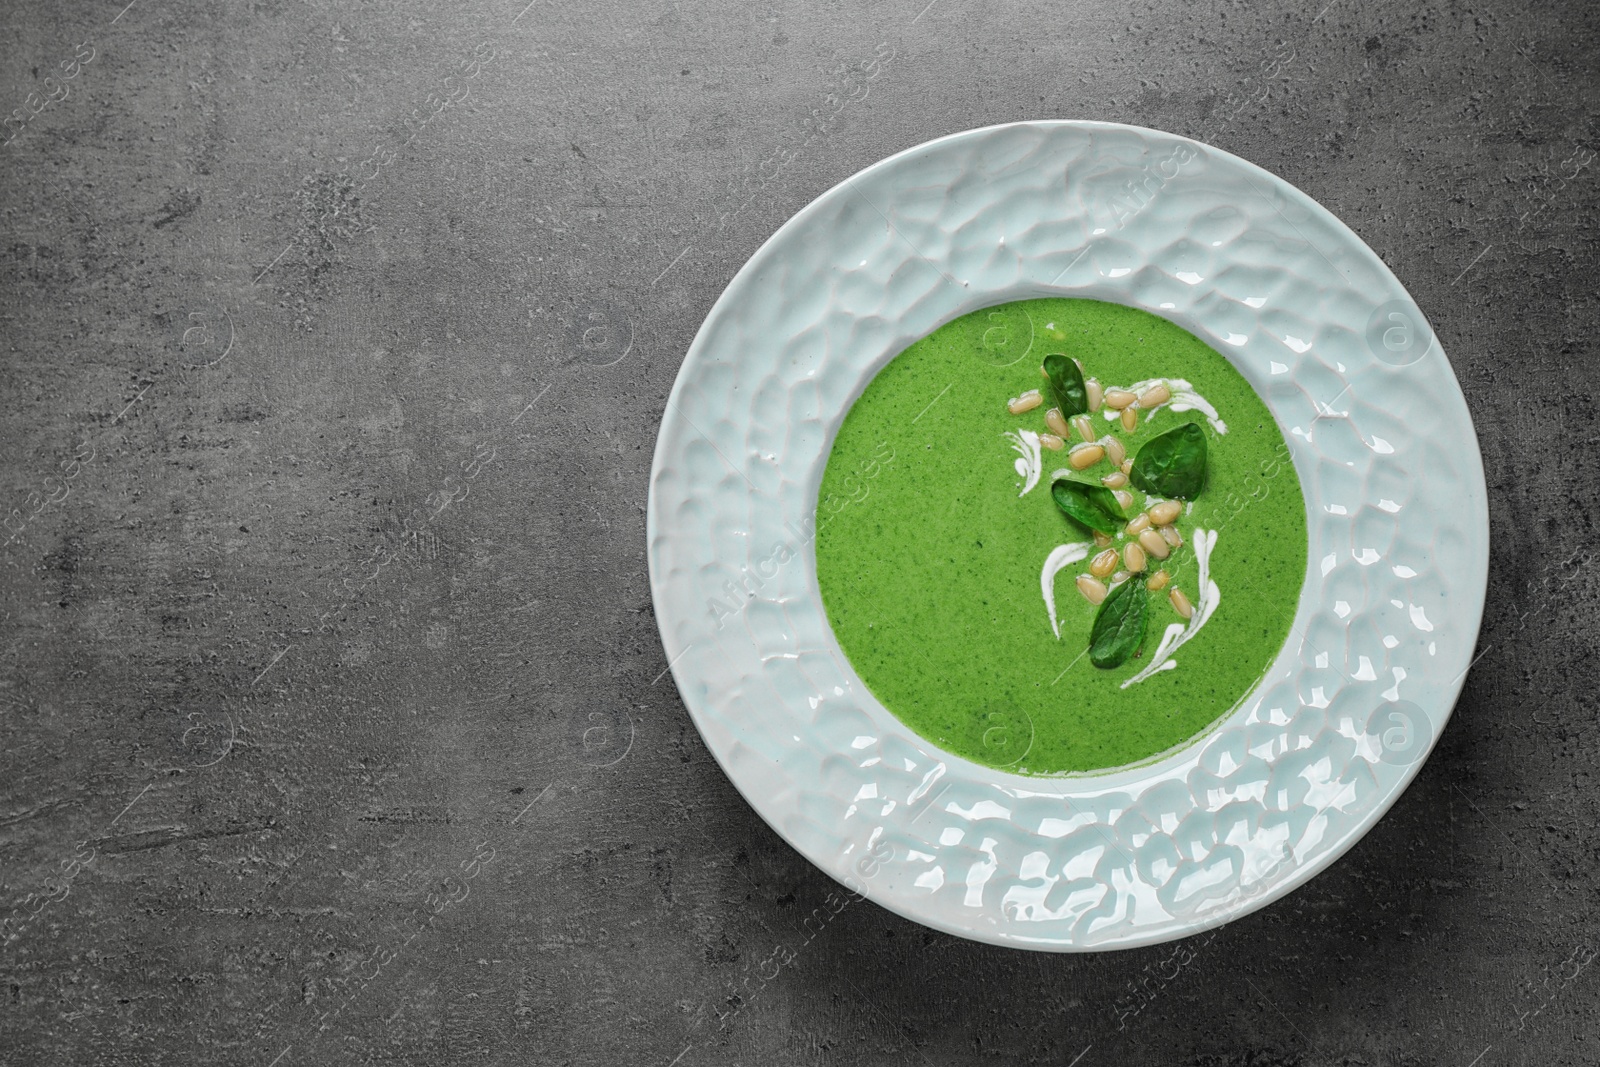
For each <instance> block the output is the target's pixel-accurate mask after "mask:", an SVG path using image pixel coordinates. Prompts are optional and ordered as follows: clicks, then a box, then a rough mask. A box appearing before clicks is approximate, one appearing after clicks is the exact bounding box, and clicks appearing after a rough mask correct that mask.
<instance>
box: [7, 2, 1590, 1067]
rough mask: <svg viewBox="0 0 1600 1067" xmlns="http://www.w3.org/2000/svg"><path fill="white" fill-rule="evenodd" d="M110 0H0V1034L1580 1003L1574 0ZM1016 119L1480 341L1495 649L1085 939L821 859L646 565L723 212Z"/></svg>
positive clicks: (101, 1053)
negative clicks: (705, 718)
mask: <svg viewBox="0 0 1600 1067" xmlns="http://www.w3.org/2000/svg"><path fill="white" fill-rule="evenodd" d="M122 3H123V0H92V2H91V0H71V2H68V3H62V4H34V5H21V4H10V5H6V7H5V9H4V11H3V13H0V26H3V27H4V41H5V47H4V48H3V49H0V92H3V94H4V97H5V99H4V103H3V106H0V111H9V112H10V115H11V118H10V119H9V120H8V121H7V123H6V127H5V130H6V133H5V136H7V137H9V138H10V140H9V141H7V143H6V145H5V147H3V148H0V194H3V205H4V208H3V216H4V217H3V220H0V233H3V240H0V271H3V274H0V279H3V280H0V301H3V304H0V315H3V317H0V323H3V340H4V347H5V354H4V359H3V366H0V390H3V399H4V404H3V405H0V444H3V449H4V450H3V453H0V455H3V460H0V520H3V522H4V529H3V531H0V540H5V546H4V549H3V551H0V562H3V566H0V576H3V577H0V662H3V670H0V736H3V739H4V740H3V752H0V916H3V918H0V922H4V924H5V925H4V926H3V928H0V937H3V945H0V1059H3V1060H4V1061H5V1062H6V1063H17V1064H74V1065H76V1064H156V1063H163V1064H166V1063H201V1064H230V1065H231V1064H242V1065H254V1067H273V1065H278V1067H298V1065H302V1064H322V1063H358V1062H359V1063H408V1064H438V1063H474V1064H476V1063H487V1064H524V1063H527V1064H614V1063H637V1064H645V1065H657V1067H668V1065H669V1064H676V1065H679V1067H694V1065H698V1064H762V1065H766V1064H790V1063H859V1064H888V1063H903V1064H908V1065H919V1064H921V1065H930V1067H931V1065H936V1064H937V1065H941V1067H942V1065H946V1064H976V1063H997V1064H1023V1063H1028V1064H1051V1065H1057V1067H1068V1065H1070V1064H1077V1065H1079V1067H1099V1065H1114V1064H1125V1063H1165V1064H1192V1065H1208V1067H1210V1065H1220V1064H1241V1065H1246V1064H1247V1065H1251V1067H1265V1065H1268V1064H1304V1065H1323V1064H1328V1065H1332V1064H1342V1065H1364V1067H1365V1065H1372V1067H1377V1065H1418V1064H1458V1065H1460V1067H1468V1065H1469V1064H1476V1065H1478V1067H1491V1065H1499V1064H1508V1063H1537V1064H1541V1065H1548V1064H1575V1063H1596V1062H1600V1033H1597V1031H1600V1024H1597V1023H1596V1022H1595V1019H1596V1017H1597V1015H1600V969H1596V968H1590V967H1589V966H1588V963H1589V960H1590V959H1591V958H1592V957H1593V956H1594V955H1595V953H1596V951H1597V948H1600V932H1597V929H1596V925H1595V909H1596V903H1597V898H1596V893H1597V890H1600V878H1597V873H1596V860H1597V851H1600V839H1597V833H1596V829H1595V821H1596V813H1597V812H1596V809H1597V804H1596V794H1595V788H1594V786H1595V776H1596V774H1597V773H1600V766H1597V763H1600V760H1597V752H1600V745H1597V729H1596V723H1595V715H1594V708H1595V695H1594V694H1595V692H1596V689H1597V685H1596V681H1597V678H1596V673H1597V672H1596V666H1595V664H1596V655H1595V653H1596V651H1597V650H1596V644H1597V639H1600V627H1597V626H1596V625H1595V623H1594V612H1595V603H1596V595H1595V594H1596V569H1595V568H1594V567H1593V566H1592V565H1591V564H1592V563H1593V556H1592V552H1591V546H1592V544H1593V542H1594V535H1595V530H1594V490H1595V486H1596V484H1597V483H1600V470H1597V462H1596V457H1597V450H1596V447H1595V443H1596V437H1595V427H1596V412H1595V404H1596V400H1595V387H1596V370H1595V365H1594V363H1593V362H1592V355H1591V347H1590V343H1591V337H1592V335H1593V333H1594V331H1595V329H1596V326H1597V325H1600V318H1597V314H1600V312H1597V305H1596V295H1595V287H1594V283H1593V279H1594V276H1593V274H1592V273H1591V271H1592V270H1593V268H1594V265H1595V260H1596V255H1595V247H1594V223H1595V210H1596V205H1597V204H1600V193H1597V189H1600V185H1597V182H1596V179H1595V174H1596V168H1595V167H1592V166H1590V161H1591V160H1592V159H1593V156H1594V148H1595V147H1596V139H1597V137H1600V131H1597V129H1596V119H1595V115H1596V113H1597V109H1600V94H1597V86H1596V78H1595V70H1596V60H1597V56H1600V48H1597V45H1600V37H1597V31H1600V9H1597V8H1596V7H1594V6H1593V5H1588V4H1583V3H1577V2H1572V3H1566V4H1555V5H1543V6H1536V5H1527V4H1515V3H1510V2H1508V0H1486V2H1484V3H1475V4H1461V3H1451V4H1437V3H1426V4H1422V5H1418V6H1414V7H1408V8H1406V9H1398V8H1396V7H1395V6H1393V5H1388V4H1384V3H1381V2H1378V0H1333V2H1331V3H1327V5H1326V7H1323V6H1322V5H1323V3H1324V0H1314V2H1313V3H1311V4H1310V5H1308V6H1303V7H1302V6H1296V5H1290V4H1273V5H1265V4H1245V3H1236V2H1235V3H1228V2H1206V3H1200V4H1162V5H1153V4H1149V3H1145V2H1142V0H1140V2H1136V3H1134V4H1133V5H1131V6H1130V5H1122V4H1108V5H1099V4H1090V3H1083V2H1078V3H1071V4H1059V5H1046V4H1043V3H1024V2H1016V3H1009V4H1002V5H985V6H977V5H974V4H973V3H971V2H970V0H935V2H933V3H928V0H881V2H876V3H872V4H870V5H857V6H847V5H842V4H839V3H834V2H829V3H823V4H811V5H770V4H764V3H759V4H744V3H732V2H727V0H719V2H717V3H713V4H697V3H692V2H690V0H641V2H640V3H637V4H629V3H599V4H589V5H584V4H578V3H572V2H568V0H534V2H533V3H531V4H529V3H527V0H509V2H501V0H461V2H459V3H450V4H445V3H428V2H425V0H391V2H384V3H374V2H360V0H314V2H292V0H253V2H249V3H242V2H240V3H231V4H218V3H198V2H196V0H134V2H133V3H131V4H129V5H127V7H122ZM524 5H526V6H524ZM890 54H892V57H893V58H892V59H890V60H889V61H887V62H886V63H885V64H883V65H882V70H881V73H880V75H879V76H878V77H877V78H875V79H874V80H872V81H871V83H870V87H869V91H867V92H866V93H865V95H864V96H863V95H862V92H861V91H860V88H859V86H858V84H857V83H858V82H859V79H856V81H852V80H851V77H852V76H851V74H850V71H852V70H859V69H860V67H859V64H861V63H862V62H864V61H867V60H870V59H871V58H872V57H873V56H874V55H879V56H882V55H890ZM846 86H848V91H846V90H845V89H844V88H842V87H846ZM841 93H842V102H841ZM12 108H15V109H16V110H14V111H12V110H11V109H12ZM1041 117H1083V118H1095V119H1110V120H1118V121H1123V122H1130V123H1136V124H1140V125H1147V126H1154V127H1159V128H1164V129H1168V130H1172V131H1174V132H1178V133H1182V134H1187V135H1191V136H1194V137H1198V138H1201V139H1203V140H1206V141H1209V142H1211V143H1214V144H1216V145H1219V146H1220V147H1222V148H1225V149H1227V150H1229V151H1232V152H1235V153H1237V154H1239V155H1242V156H1244V157H1245V158H1247V159H1250V160H1252V161H1254V162H1256V163H1259V164H1261V165H1262V166H1264V167H1267V168H1268V169H1270V170H1272V171H1274V172H1276V173H1278V174H1280V175H1282V176H1283V177H1285V178H1286V179H1288V180H1289V181H1291V182H1293V183H1295V184H1296V185H1298V186H1299V187H1301V188H1302V189H1304V190H1306V191H1307V192H1308V193H1310V194H1311V195H1312V196H1314V197H1316V198H1317V199H1318V200H1320V201H1321V202H1322V203H1324V204H1326V205H1328V206H1329V207H1330V208H1331V209H1332V210H1333V211H1334V212H1336V213H1337V214H1338V215H1339V216H1340V217H1342V218H1343V219H1344V220H1345V221H1346V222H1348V223H1349V224H1350V225H1351V226H1352V227H1353V228H1354V229H1355V230H1356V231H1357V232H1358V233H1359V234H1360V235H1361V236H1362V237H1363V238H1364V239H1365V240H1366V241H1367V242H1368V243H1370V244H1371V245H1372V246H1373V248H1375V249H1376V250H1377V251H1378V253H1379V254H1380V255H1381V256H1382V257H1383V258H1384V259H1385V260H1386V261H1387V262H1388V263H1389V264H1390V266H1391V267H1392V268H1393V269H1394V271H1395V272H1396V274H1398V275H1399V277H1400V278H1401V279H1402V280H1403V281H1404V282H1405V283H1406V284H1407V285H1408V286H1409V287H1410V288H1411V291H1412V293H1413V294H1414V295H1415V296H1416V298H1417V300H1418V302H1419V303H1420V304H1421V305H1422V307H1423V309H1424V310H1425V311H1426V312H1427V313H1428V315H1429V317H1430V318H1431V320H1432V322H1433V325H1434V326H1435V328H1436V329H1437V331H1438V333H1439V334H1440V336H1441V338H1442V340H1443V342H1444V344H1445V347H1446V349H1447V351H1449V352H1450V353H1451V356H1452V358H1453V360H1454V363H1455V367H1456V370H1457V372H1458V374H1459V376H1460V380H1461V384H1462V387H1463V389H1464V390H1465V392H1466V395H1467V399H1468V402H1469V404H1470V406H1471V409H1472V412H1473V416H1474V418H1475V420H1476V424H1477V429H1478V433H1479V436H1480V439H1481V441H1482V445H1483V453H1484V460H1485V463H1486V466H1487V469H1488V478H1489V484H1490V488H1491V496H1492V501H1493V505H1492V515H1493V536H1494V539H1495V549H1494V554H1493V565H1492V576H1491V588H1490V595H1489V609H1488V615H1487V617H1486V619H1485V623H1484V630H1483V636H1482V639H1481V643H1480V648H1479V650H1478V651H1479V654H1480V658H1479V659H1478V661H1477V664H1476V666H1475V667H1474V669H1473V670H1472V672H1471V674H1470V676H1469V678H1468V681H1467V686H1466V691H1465V694H1464V696H1463V697H1462V699H1461V702H1460V704H1459V705H1458V707H1457V708H1456V711H1455V716H1454V718H1453V719H1452V721H1451V723H1450V725H1449V728H1448V730H1447V732H1446V734H1445V737H1444V740H1443V742H1442V744H1441V746H1440V748H1439V750H1438V751H1436V753H1435V754H1434V756H1433V758H1432V759H1431V760H1430V761H1429V763H1428V764H1427V766H1426V767H1425V768H1424V770H1423V771H1422V774H1421V776H1420V777H1419V778H1418V780H1417V781H1416V782H1415V784H1414V785H1412V787H1411V788H1410V789H1409V791H1408V792H1407V793H1406V794H1405V795H1404V797H1403V798H1402V799H1401V800H1400V802H1399V804H1398V805H1397V806H1396V807H1395V809H1394V810H1393V811H1392V812H1391V813H1390V814H1389V815H1388V816H1387V817H1386V818H1385V819H1384V820H1383V821H1382V823H1381V824H1379V825H1378V827H1377V828H1376V829H1375V830H1374V831H1373V832H1372V833H1371V834H1370V835H1369V836H1368V837H1367V838H1366V839H1365V840H1364V841H1363V842H1362V843H1361V844H1360V845H1359V846H1357V847H1356V848H1355V849H1354V850H1353V851H1352V852H1350V853H1349V854H1348V855H1347V856H1346V857H1345V858H1344V859H1343V860H1341V861H1340V862H1339V863H1338V864H1337V865H1335V866H1334V867H1333V868H1332V869H1331V870H1329V871H1328V872H1327V873H1325V874H1323V875H1321V876H1320V877H1318V878H1317V879H1315V880H1314V881H1313V882H1312V883H1311V884H1310V885H1308V886H1307V887H1305V888H1304V889H1302V890H1300V891H1299V892H1296V893H1294V894H1293V895H1291V896H1290V897H1288V898H1287V899H1285V900H1283V901H1280V902H1278V903H1276V904H1274V905H1273V906H1271V907H1268V908H1266V909H1265V910H1263V911H1261V912H1258V913H1256V914H1254V915H1252V916H1250V917H1248V918H1246V919H1244V920H1242V921H1239V922H1237V923H1234V924H1232V925H1229V926H1227V927H1225V928H1223V929H1222V930H1220V931H1219V932H1217V933H1216V934H1215V935H1213V936H1207V937H1201V938H1196V939H1193V940H1192V941H1191V942H1190V943H1187V944H1183V945H1179V946H1164V947H1160V948H1152V949H1148V950H1139V951H1131V952H1123V953H1115V954H1108V955H1093V956H1048V955H1037V954H1028V953H1022V952H1016V951H1006V950H1001V949H996V948H989V947H984V946H980V945H976V944H972V943H968V942H964V941H961V940H957V939H952V938H950V937H946V936H943V935H936V934H933V933H931V932H929V931H927V930H925V929H923V928H921V927H918V926H916V925H914V924H911V923H908V922H906V921H904V920H902V919H899V918H897V917H895V916H893V915H890V914H888V913H887V912H885V911H883V910H881V909H879V908H878V907H877V906H876V905H873V904H871V903H859V904H851V905H848V906H846V907H843V908H842V910H841V909H840V908H839V906H838V901H839V898H838V897H837V896H835V895H834V894H835V893H836V892H837V887H836V886H835V885H834V883H832V882H831V881H830V880H829V879H827V878H826V877H824V876H823V875H821V874H820V873H819V872H818V871H816V870H815V869H814V868H812V867H811V866H810V865H809V864H808V863H807V862H806V861H805V860H804V859H802V858H801V857H800V856H799V855H797V854H796V853H795V852H794V851H793V850H791V849H790V848H789V847H788V846H787V845H786V844H785V843H784V842H783V841H782V840H781V839H780V838H778V836H777V835H776V834H775V833H774V832H773V831H772V830H770V829H769V828H768V827H767V826H766V825H765V824H764V823H763V822H761V820H760V819H758V818H757V817H756V816H755V815H754V814H753V813H752V812H751V811H750V809H749V808H748V807H747V806H746V805H745V803H744V802H743V801H742V800H741V799H740V798H739V796H738V795H737V794H736V793H735V792H734V790H733V789H732V787H731V786H730V785H729V783H728V782H727V780H726V779H725V778H724V777H723V775H722V774H721V772H720V771H719V770H718V768H717V766H716V764H715V762H714V761H713V759H712V758H711V756H710V755H709V753H708V752H707V751H706V749H705V747H704V746H703V745H702V744H701V742H700V739H699V737H698V735H697V734H696V732H695V730H694V728H693V726H692V725H691V723H690V721H689V719H688V716H687V714H686V712H685V710H684V707H683V704H682V703H681V701H680V700H679V697H678V695H677V693H676V692H675V690H674V688H673V684H672V681H671V678H670V676H667V677H663V672H664V670H665V668H666V663H665V662H664V660H663V655H662V648H661V644H660V641H659V638H658V636H657V633H656V630H655V623H654V618H653V615H652V610H651V602H650V594H649V589H648V582H647V574H646V565H645V545H644V502H645V495H646V490H647V475H648V470H649V463H650V457H651V451H652V447H653V444H654V441H655V434H656V429H657V427H658V425H659V422H660V419H661V417H662V412H663V409H664V406H665V397H666V394H667V391H668V389H669V388H670V386H671V384H672V381H673V378H674V375H675V374H676V373H677V370H678V366H679V364H680V362H681V360H682V357H683V353H684V351H685V349H686V348H687V346H688V344H689V342H690V340H691V338H692V337H693V336H694V333H695V330H696V328H697V327H698V325H699V323H700V321H701V320H702V318H703V316H704V315H705V313H706V311H707V309H708V308H709V307H710V305H711V303H712V301H713V300H714V299H715V298H716V296H717V295H718V293H719V292H721V290H722V288H723V286H724V285H725V284H726V283H727V281H728V279H729V278H730V277H731V276H732V275H733V273H734V272H735V271H736V270H737V269H738V267H739V265H740V264H741V263H742V262H743V261H744V260H745V258H746V257H747V256H748V255H749V254H750V253H751V252H752V251H753V250H754V249H755V247H756V246H757V245H758V244H759V243H760V242H761V241H762V240H763V239H764V238H765V237H766V236H767V235H768V234H770V233H771V232H772V231H773V230H774V229H775V228H776V227H777V226H778V225H779V224H780V223H781V222H782V221H783V220H784V219H785V218H787V217H788V216H789V215H791V214H792V213H793V212H794V211H796V210H797V209H798V208H799V207H800V206H802V205H803V204H805V203H806V202H808V201H809V200H810V199H811V198H812V197H814V196H816V195H817V194H819V193H820V192H822V191H823V190H825V189H827V188H828V187H830V186H831V185H833V184H835V183H836V182H838V181H840V180H841V179H843V178H844V177H846V176H848V175H850V174H851V173H853V172H854V171H856V170H858V169H859V168H861V167H863V166H865V165H866V164H868V163H870V162H872V161H874V160H877V159H879V158H881V157H883V156H886V155H888V154H890V153H892V152H895V151H897V150H899V149H902V148H905V147H907V146H910V145H914V144H917V143H919V142H921V141H924V140H927V139H929V138H932V137H935V136H938V135H941V134H944V133H948V132H951V131H955V130H960V129H965V128H969V127H974V126H981V125H987V124H991V123H997V122H1003V121H1009V120H1016V119H1026V118H1041ZM819 909H821V914H822V915H824V916H825V917H826V918H827V920H828V921H827V922H826V924H825V925H824V926H823V927H822V930H821V933H817V932H816V931H817V929H818V926H819V924H818V923H816V922H812V923H807V921H806V920H807V918H808V917H810V916H812V915H814V914H816V913H818V910H819ZM1175 952H1177V953H1181V954H1179V955H1175ZM1130 1005H1136V1006H1137V1010H1134V1009H1133V1008H1132V1007H1130Z"/></svg>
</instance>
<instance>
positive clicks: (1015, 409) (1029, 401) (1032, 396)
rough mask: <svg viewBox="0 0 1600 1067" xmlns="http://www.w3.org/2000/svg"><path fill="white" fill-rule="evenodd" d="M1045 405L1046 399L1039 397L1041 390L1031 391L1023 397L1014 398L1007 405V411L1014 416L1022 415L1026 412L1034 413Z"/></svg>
mask: <svg viewBox="0 0 1600 1067" xmlns="http://www.w3.org/2000/svg"><path fill="white" fill-rule="evenodd" d="M1043 403H1044V397H1042V396H1040V395H1039V390H1037V389H1029V390H1028V391H1027V392H1026V393H1023V394H1022V395H1021V396H1014V397H1012V398H1011V402H1010V403H1009V404H1007V405H1006V410H1007V411H1009V412H1011V414H1013V415H1021V414H1022V413H1023V412H1024V411H1032V410H1033V409H1034V408H1036V407H1038V406H1039V405H1040V404H1043Z"/></svg>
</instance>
